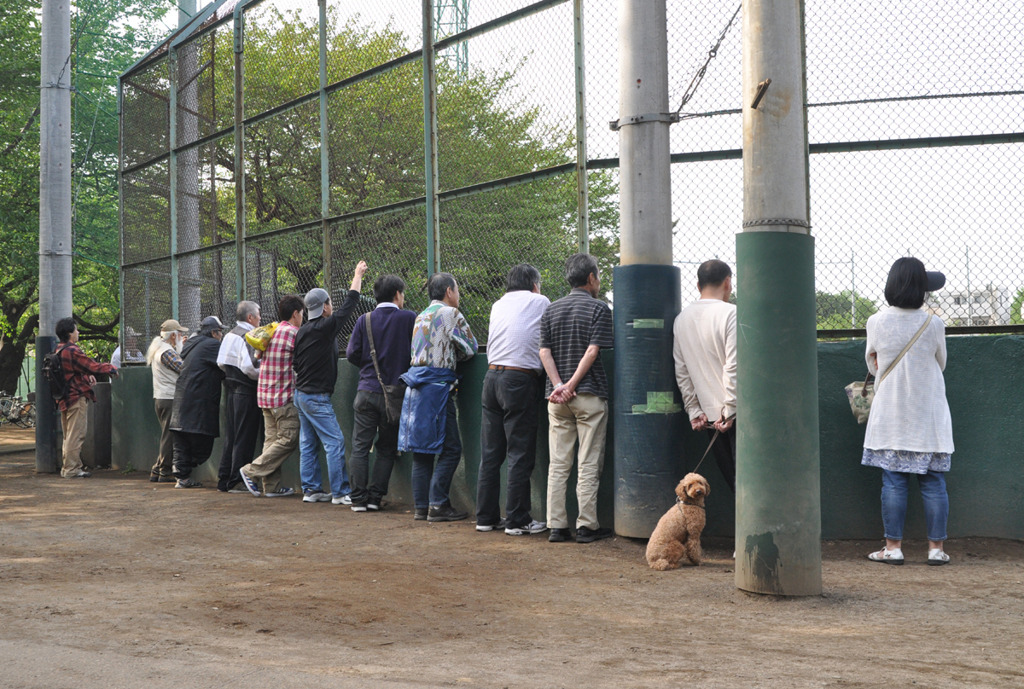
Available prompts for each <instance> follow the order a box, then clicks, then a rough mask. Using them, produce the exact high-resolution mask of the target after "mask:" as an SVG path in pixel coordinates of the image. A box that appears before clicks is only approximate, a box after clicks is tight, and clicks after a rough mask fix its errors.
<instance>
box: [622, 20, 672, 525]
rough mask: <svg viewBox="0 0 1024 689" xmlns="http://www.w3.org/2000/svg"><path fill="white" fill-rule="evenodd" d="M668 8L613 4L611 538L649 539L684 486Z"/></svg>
mask: <svg viewBox="0 0 1024 689" xmlns="http://www.w3.org/2000/svg"><path fill="white" fill-rule="evenodd" d="M665 8H666V2H665V0H645V1H644V2H634V1H633V0H620V3H619V21H620V22H621V25H620V27H619V48H620V54H621V56H622V57H621V60H622V63H621V67H620V73H619V107H620V110H619V123H618V127H619V158H620V160H621V165H622V169H621V174H620V180H621V189H620V191H621V196H620V198H621V235H620V241H621V249H622V251H621V262H622V265H620V266H618V267H616V268H615V311H614V324H615V373H614V405H613V409H614V417H613V421H614V448H615V532H616V533H618V534H619V535H622V536H631V537H634V538H647V537H648V536H650V535H651V532H652V531H653V530H654V527H655V525H656V524H657V523H658V519H659V518H660V516H661V515H662V514H663V513H664V512H665V510H666V509H667V508H668V507H670V506H671V504H672V502H673V501H674V499H675V496H674V494H673V492H672V488H673V487H674V485H675V483H676V482H677V481H678V480H679V479H680V478H682V461H681V456H680V451H679V448H680V447H681V446H682V442H681V438H682V436H681V432H682V425H683V423H684V421H685V419H684V418H683V416H684V415H683V414H682V406H681V405H680V404H679V401H678V399H679V394H678V392H677V390H676V383H675V366H674V364H673V360H672V324H673V321H674V320H675V316H676V314H677V313H679V305H680V304H679V301H680V296H679V269H678V268H676V267H675V266H674V265H672V223H671V206H672V199H671V188H670V167H669V126H670V123H671V121H672V118H671V116H670V115H669V113H668V31H667V24H666V15H665Z"/></svg>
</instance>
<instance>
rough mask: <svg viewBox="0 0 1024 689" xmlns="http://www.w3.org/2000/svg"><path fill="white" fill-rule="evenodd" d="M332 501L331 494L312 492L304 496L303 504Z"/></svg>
mask: <svg viewBox="0 0 1024 689" xmlns="http://www.w3.org/2000/svg"><path fill="white" fill-rule="evenodd" d="M330 499H331V494H330V493H324V492H323V491H310V492H309V493H306V494H304V495H303V496H302V502H327V501H328V500H330Z"/></svg>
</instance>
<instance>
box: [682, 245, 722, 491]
mask: <svg viewBox="0 0 1024 689" xmlns="http://www.w3.org/2000/svg"><path fill="white" fill-rule="evenodd" d="M697 289H698V290H699V291H700V299H699V300H698V301H695V302H693V303H692V304H690V305H689V306H687V307H686V308H685V309H683V310H682V312H680V314H679V315H678V316H676V321H675V325H674V326H673V328H672V334H673V341H674V343H673V347H672V355H673V357H674V358H675V362H676V383H677V384H678V385H679V391H680V392H681V393H682V395H683V407H684V408H685V409H686V413H687V414H688V415H689V418H690V425H691V426H692V427H693V430H695V431H701V430H706V431H707V432H708V436H709V437H712V438H713V437H714V434H715V431H718V433H719V434H720V437H719V438H718V439H717V440H715V443H714V445H712V450H711V451H712V453H713V454H714V455H715V461H716V462H717V463H718V468H719V469H720V470H721V472H722V476H724V477H725V480H726V482H727V483H728V484H729V488H731V489H732V490H733V492H734V493H735V491H736V305H735V304H731V303H729V297H730V296H731V294H732V269H731V268H729V266H728V265H727V264H726V263H724V262H723V261H719V260H712V261H705V262H704V263H702V264H701V265H700V267H699V268H697Z"/></svg>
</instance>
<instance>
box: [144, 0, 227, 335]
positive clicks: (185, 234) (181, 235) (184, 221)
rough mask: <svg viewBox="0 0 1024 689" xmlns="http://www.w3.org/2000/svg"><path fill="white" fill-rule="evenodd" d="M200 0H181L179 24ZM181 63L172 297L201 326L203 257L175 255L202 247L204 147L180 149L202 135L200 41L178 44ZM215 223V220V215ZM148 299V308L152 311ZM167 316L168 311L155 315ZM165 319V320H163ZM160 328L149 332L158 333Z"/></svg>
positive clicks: (179, 315) (175, 310)
mask: <svg viewBox="0 0 1024 689" xmlns="http://www.w3.org/2000/svg"><path fill="white" fill-rule="evenodd" d="M195 13H196V0H178V28H179V29H181V28H184V27H185V26H186V25H187V24H188V23H189V22H190V21H191V20H192V17H193V16H195ZM176 52H177V60H176V61H177V68H176V69H175V70H174V81H173V82H172V84H171V100H172V102H173V103H175V104H176V106H177V107H175V108H172V109H171V113H170V116H171V133H172V137H171V171H170V179H171V183H172V185H174V189H173V190H172V193H171V227H172V232H171V254H172V257H171V280H172V281H173V282H172V290H173V291H174V292H175V295H174V297H175V298H174V299H172V300H171V310H172V314H173V318H176V319H178V321H179V322H180V323H181V324H182V325H184V326H185V327H186V328H198V327H199V321H200V320H201V319H202V314H201V313H200V312H199V311H200V283H201V277H200V275H199V259H198V258H197V257H196V256H190V257H188V258H187V259H185V260H184V261H179V260H178V259H177V258H176V257H174V254H175V253H179V252H183V251H190V250H192V249H198V248H199V243H200V232H201V222H200V213H199V208H200V206H199V148H196V147H193V148H190V149H188V150H187V151H182V152H181V153H177V152H175V150H174V149H175V148H176V147H177V146H180V145H181V144H182V143H183V142H192V141H195V140H196V139H197V138H198V136H199V118H198V117H197V116H196V115H195V114H194V113H196V112H198V111H199V84H198V80H197V79H193V76H194V75H195V73H196V71H197V70H198V69H199V46H198V44H197V43H196V42H194V41H193V42H189V43H186V44H184V45H182V46H180V47H179V48H178V49H177V51H176ZM183 75H185V76H186V77H187V78H188V79H190V80H191V83H189V84H188V85H187V86H186V87H185V88H183V89H180V88H179V86H178V84H180V83H181V82H182V81H183V79H182V76H183ZM211 224H212V220H211ZM149 308H150V307H149V304H148V303H147V306H146V312H147V313H149ZM154 315H155V316H156V317H157V318H161V317H162V316H163V314H154ZM158 322H162V321H158ZM155 334H156V333H147V337H152V336H154V335H155Z"/></svg>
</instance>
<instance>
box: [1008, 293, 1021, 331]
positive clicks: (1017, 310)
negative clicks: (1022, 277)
mask: <svg viewBox="0 0 1024 689" xmlns="http://www.w3.org/2000/svg"><path fill="white" fill-rule="evenodd" d="M1022 309H1024V287H1021V288H1020V289H1019V290H1017V294H1016V295H1015V296H1014V297H1013V303H1012V304H1010V323H1011V324H1013V325H1020V324H1022V323H1024V312H1022Z"/></svg>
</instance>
